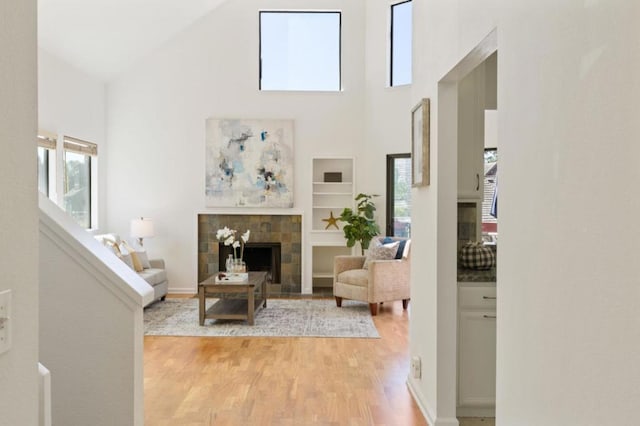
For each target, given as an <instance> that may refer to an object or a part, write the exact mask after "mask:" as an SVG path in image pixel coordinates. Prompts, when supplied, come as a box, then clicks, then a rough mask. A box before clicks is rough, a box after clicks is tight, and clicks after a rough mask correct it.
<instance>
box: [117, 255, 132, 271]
mask: <svg viewBox="0 0 640 426" xmlns="http://www.w3.org/2000/svg"><path fill="white" fill-rule="evenodd" d="M118 257H119V258H120V260H122V261H123V262H124V263H125V264H126V265H127V266H128V267H129V268H131V269H133V261H132V260H131V255H130V254H121V255H120V256H118Z"/></svg>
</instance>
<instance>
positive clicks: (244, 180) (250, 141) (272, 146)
mask: <svg viewBox="0 0 640 426" xmlns="http://www.w3.org/2000/svg"><path fill="white" fill-rule="evenodd" d="M205 155H206V160H205V162H206V182H205V196H206V205H207V206H208V207H279V208H291V207H293V178H294V176H293V120H244V119H235V120H231V119H216V118H209V119H207V121H206V153H205Z"/></svg>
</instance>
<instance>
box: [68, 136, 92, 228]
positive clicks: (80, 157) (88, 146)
mask: <svg viewBox="0 0 640 426" xmlns="http://www.w3.org/2000/svg"><path fill="white" fill-rule="evenodd" d="M97 155H98V147H97V145H95V144H93V143H90V142H86V141H83V140H80V139H76V138H72V137H69V136H65V137H64V192H63V193H64V196H63V203H64V209H65V210H66V212H67V213H68V214H69V215H70V216H71V217H72V218H73V219H75V221H76V222H78V224H80V226H82V227H84V228H91V225H92V220H91V218H92V213H93V211H92V204H93V203H94V197H92V195H93V193H94V190H93V185H92V174H94V173H95V171H94V170H93V168H92V167H93V166H94V164H93V163H92V159H94V158H96V157H97Z"/></svg>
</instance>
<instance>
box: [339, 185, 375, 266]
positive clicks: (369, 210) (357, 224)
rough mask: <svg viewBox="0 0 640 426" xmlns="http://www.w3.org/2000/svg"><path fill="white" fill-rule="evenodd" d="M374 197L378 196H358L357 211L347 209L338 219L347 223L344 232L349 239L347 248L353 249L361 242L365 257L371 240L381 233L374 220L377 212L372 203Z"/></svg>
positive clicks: (343, 228)
mask: <svg viewBox="0 0 640 426" xmlns="http://www.w3.org/2000/svg"><path fill="white" fill-rule="evenodd" d="M373 197H377V195H368V194H362V193H361V194H358V196H357V197H356V198H355V200H356V202H357V208H356V210H355V211H354V210H352V209H350V208H345V209H344V210H343V211H342V213H341V214H340V217H339V218H338V219H339V220H340V221H341V222H346V225H344V226H343V227H342V230H343V231H344V237H345V238H346V239H347V247H353V246H354V245H355V244H356V242H359V243H360V250H361V252H362V254H363V255H364V251H365V250H366V249H368V248H369V243H370V242H371V239H372V238H373V237H375V236H376V235H378V234H379V233H380V228H379V227H378V224H377V223H376V221H375V220H374V219H373V213H374V212H375V211H376V206H375V204H374V203H373V201H371V200H372V198H373Z"/></svg>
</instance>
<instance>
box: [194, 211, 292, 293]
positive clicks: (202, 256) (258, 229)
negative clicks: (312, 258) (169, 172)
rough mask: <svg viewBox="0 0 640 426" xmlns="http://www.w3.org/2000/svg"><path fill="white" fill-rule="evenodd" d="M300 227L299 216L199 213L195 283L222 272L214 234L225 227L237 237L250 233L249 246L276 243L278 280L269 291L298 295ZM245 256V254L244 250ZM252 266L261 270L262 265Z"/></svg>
mask: <svg viewBox="0 0 640 426" xmlns="http://www.w3.org/2000/svg"><path fill="white" fill-rule="evenodd" d="M301 225H302V217H301V216H300V215H258V214H256V215H243V214H199V215H198V281H202V280H204V279H205V278H207V277H209V276H211V275H213V274H215V273H216V272H218V271H219V270H223V269H224V264H222V266H220V261H221V260H220V259H221V258H220V250H219V241H218V240H217V239H216V232H217V231H218V229H221V228H224V227H225V226H227V227H229V228H231V229H235V230H236V231H238V233H240V234H242V233H244V232H245V231H246V230H247V229H249V230H251V236H250V237H249V242H250V243H252V244H251V245H253V246H270V245H275V244H276V243H280V256H279V257H280V271H279V276H280V281H279V282H276V281H275V280H274V282H273V283H272V284H271V285H270V289H269V292H270V293H272V294H274V293H275V294H278V293H279V294H299V293H300V292H301V289H302V285H301V282H302V257H301V253H302V226H301ZM223 247H224V246H223ZM245 250H246V249H245ZM223 254H224V253H223ZM245 254H247V252H246V251H245ZM223 258H224V257H223ZM247 265H248V267H249V270H253V268H252V267H251V263H250V262H249V261H248V259H247ZM256 267H257V268H258V269H262V266H259V265H257V266H256ZM276 277H277V275H276V274H274V278H276Z"/></svg>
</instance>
